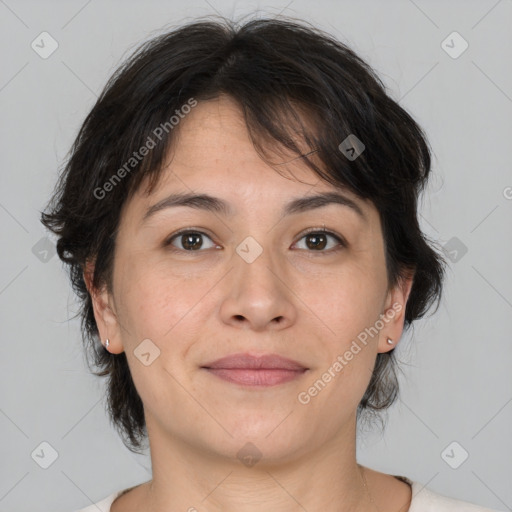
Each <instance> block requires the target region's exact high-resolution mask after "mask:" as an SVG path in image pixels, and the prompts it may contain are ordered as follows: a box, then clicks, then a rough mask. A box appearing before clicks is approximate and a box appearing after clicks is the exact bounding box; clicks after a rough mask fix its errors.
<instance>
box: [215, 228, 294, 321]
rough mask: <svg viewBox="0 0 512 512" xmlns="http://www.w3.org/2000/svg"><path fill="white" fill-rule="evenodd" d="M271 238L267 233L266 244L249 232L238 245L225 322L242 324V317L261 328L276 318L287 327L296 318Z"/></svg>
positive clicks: (227, 292) (225, 301) (223, 310)
mask: <svg viewBox="0 0 512 512" xmlns="http://www.w3.org/2000/svg"><path fill="white" fill-rule="evenodd" d="M256 236H258V235H256ZM260 236H261V237H264V234H263V235H260ZM271 238H272V237H270V236H269V237H266V238H265V240H266V242H265V244H260V242H258V241H257V240H256V237H253V236H247V237H246V238H244V239H243V240H242V241H241V242H240V243H239V244H238V246H236V247H235V251H236V252H235V254H234V255H233V260H232V262H233V269H232V271H231V272H230V276H231V277H230V280H229V284H228V286H227V287H226V288H225V296H224V298H223V301H222V306H221V315H222V319H223V321H224V322H226V323H232V324H233V323H234V322H236V324H237V325H238V324H239V322H240V321H241V320H242V321H244V322H246V323H249V324H250V326H251V327H252V328H253V329H257V330H261V329H264V328H265V327H266V326H268V325H269V324H271V325H274V324H275V323H276V322H277V325H279V326H280V327H283V326H285V325H289V324H290V322H292V321H293V319H294V317H295V313H294V307H293V304H292V302H291V300H290V299H291V297H290V296H289V294H288V293H287V287H286V286H285V285H284V283H283V282H284V278H283V277H280V274H282V272H283V265H281V263H280V262H281V259H280V258H279V255H277V254H275V251H274V250H273V249H272V247H266V246H265V245H266V244H268V243H270V242H269V241H270V240H271Z"/></svg>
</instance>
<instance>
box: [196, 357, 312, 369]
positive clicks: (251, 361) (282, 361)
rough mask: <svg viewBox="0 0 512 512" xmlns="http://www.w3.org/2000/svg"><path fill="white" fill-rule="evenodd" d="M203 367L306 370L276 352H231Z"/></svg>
mask: <svg viewBox="0 0 512 512" xmlns="http://www.w3.org/2000/svg"><path fill="white" fill-rule="evenodd" d="M203 368H211V369H226V370H233V369H239V370H241V369H250V370H295V371H301V370H307V368H306V367H305V366H303V365H301V364H300V363H298V362H297V361H293V360H292V359H288V358H286V357H281V356H278V355H277V354H268V355H262V356H252V355H250V354H232V355H229V356H226V357H222V358H221V359H217V360H216V361H213V362H211V363H208V364H205V365H204V366H203Z"/></svg>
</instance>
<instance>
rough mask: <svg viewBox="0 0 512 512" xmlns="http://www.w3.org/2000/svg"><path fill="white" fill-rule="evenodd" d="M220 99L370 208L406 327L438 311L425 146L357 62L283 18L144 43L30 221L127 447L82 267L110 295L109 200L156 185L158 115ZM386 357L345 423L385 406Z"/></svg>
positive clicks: (199, 25)
mask: <svg viewBox="0 0 512 512" xmlns="http://www.w3.org/2000/svg"><path fill="white" fill-rule="evenodd" d="M221 95H228V96H229V97H230V98H232V99H234V100H235V101H236V102H237V104H238V105H239V106H240V108H241V111H242V112H243V115H244V119H245V123H246V125H247V129H248V131H249V134H250V137H251V140H252V141H253V144H254V147H255V149H256V150H257V151H258V153H259V154H260V156H261V157H262V158H264V159H266V161H267V162H268V161H269V160H268V158H269V157H268V154H269V149H273V150H275V149H276V148H281V149H283V148H284V149H285V150H286V151H292V152H293V154H297V155H299V156H301V157H302V158H303V160H304V161H305V162H306V164H307V165H308V166H309V168H311V169H312V170H313V171H314V172H315V173H316V174H317V175H318V176H319V178H321V179H324V180H326V181H328V182H329V183H331V184H333V185H334V186H338V187H340V186H341V187H348V189H349V190H351V191H352V192H354V193H355V194H356V195H357V196H358V197H360V198H362V199H369V200H371V201H372V202H373V204H374V205H375V207H376V208H377V210H378V212H379V215H380V219H381V225H382V231H383V237H384V241H385V248H386V251H385V254H386V269H387V277H388V285H389V287H390V288H391V287H393V286H395V285H397V284H399V282H400V280H401V279H402V278H405V277H408V276H410V275H411V272H414V280H413V284H412V288H411V292H410V295H409V299H408V302H407V306H406V310H405V314H404V315H405V316H404V328H405V329H407V328H408V327H409V326H410V325H411V323H412V322H413V321H414V320H416V319H418V318H420V317H422V316H424V314H425V313H426V312H427V311H428V310H429V309H430V307H431V306H432V305H433V303H434V302H437V307H436V311H437V308H438V307H439V302H440V298H441V292H442V283H443V277H444V271H445V270H444V265H445V264H446V261H445V260H444V259H443V257H442V256H441V254H440V252H436V251H435V250H434V248H433V246H434V242H432V241H430V240H428V239H427V238H426V236H425V235H424V234H423V233H422V231H421V229H420V226H419V223H418V219H417V201H418V196H419V194H420V192H422V191H423V189H424V187H425V184H426V182H427V179H428V176H429V173H430V171H431V154H430V148H429V144H428V142H427V139H426V137H425V135H424V133H423V131H422V129H421V128H420V127H419V125H418V124H417V123H416V122H415V121H414V120H413V119H412V117H411V116H410V115H409V114H408V113H407V112H406V111H405V110H404V109H403V108H402V107H400V106H399V105H398V103H397V102H395V101H394V100H393V99H392V98H391V97H390V96H389V95H388V94H387V92H386V88H385V86H384V85H383V83H382V82H381V80H380V79H379V78H378V76H377V75H376V73H375V72H374V71H373V70H372V68H370V66H369V65H368V64H367V63H365V62H364V61H363V60H362V59H361V58H360V57H359V56H358V55H356V53H355V52H354V51H353V50H351V49H350V48H349V47H347V46H346V45H345V44H344V43H342V42H340V41H338V40H336V39H335V38H334V37H332V36H331V35H329V34H327V33H325V32H323V31H321V30H319V29H317V28H315V27H313V26H311V25H310V24H309V23H307V22H304V21H302V20H296V19H291V18H288V17H286V18H285V17H278V18H273V19H251V20H249V21H246V22H244V23H241V22H235V21H232V20H228V19H225V18H222V17H219V18H217V17H208V18H207V19H204V18H203V19H196V20H194V21H192V22H189V23H187V24H184V25H182V26H179V27H175V28H173V30H170V31H168V32H166V33H164V34H161V35H158V36H156V37H153V38H152V39H151V40H149V41H147V42H145V43H143V44H142V45H141V46H140V47H139V48H138V49H137V50H136V51H135V52H133V54H132V55H131V56H129V57H128V58H127V59H126V60H125V61H124V62H123V64H122V65H121V66H120V67H119V68H118V69H117V71H116V72H115V73H114V74H113V76H112V77H111V78H110V79H109V81H108V82H107V84H106V86H105V87H104V89H103V91H102V93H101V95H100V96H99V98H98V100H97V101H96V103H95V105H94V107H93V108H92V110H91V111H90V113H89V114H88V115H87V117H86V119H85V121H84V122H83V124H82V126H81V128H80V130H79V133H78V135H77V137H76V139H75V141H74V143H73V145H72V147H71V149H70V151H69V153H68V155H67V157H66V163H65V166H64V168H63V169H62V172H61V173H60V176H59V180H58V182H57V184H56V187H55V190H54V192H53V195H52V198H51V199H50V202H49V203H48V205H47V206H46V211H45V212H41V222H42V223H43V224H44V225H45V226H46V227H47V228H48V229H49V230H51V231H52V232H53V233H54V234H55V235H57V252H58V255H59V257H60V259H61V260H62V261H63V262H64V263H65V264H66V265H67V268H68V271H69V276H70V280H71V284H72V286H73V289H74V291H75V292H76V294H77V295H78V298H79V301H80V309H79V312H78V313H77V315H80V316H81V319H82V323H81V328H82V337H83V341H84V345H85V348H86V351H85V353H86V354H87V361H88V363H90V357H89V356H92V359H93V363H94V365H95V368H96V369H99V371H97V372H94V373H95V375H99V376H107V377H108V386H107V409H108V413H109V417H110V420H111V422H112V423H113V425H114V427H115V428H116V429H117V430H118V432H119V433H120V435H121V437H122V438H123V442H124V444H125V445H126V446H127V448H129V449H130V450H131V451H133V452H138V450H139V449H140V448H141V447H142V442H143V441H145V440H147V430H146V425H145V418H144V409H143V404H142V401H141V399H140V396H139V394H138V392H137V390H136V388H135V385H134V382H133V380H132V377H131V374H130V370H129V367H128V363H127V359H126V355H125V354H124V353H121V354H117V355H115V354H111V353H109V352H108V351H107V350H105V349H104V348H103V346H102V345H101V342H100V340H99V337H98V335H99V333H98V328H97V325H96V321H95V318H94V313H93V307H92V301H91V296H90V294H89V292H88V290H87V287H86V284H85V282H84V276H83V273H84V270H85V266H86V263H87V262H89V261H94V262H95V265H94V273H93V276H92V283H93V286H94V287H95V289H101V287H103V286H107V287H108V289H109V290H112V271H113V264H114V259H113V255H114V248H115V243H116V232H117V230H118V227H119V220H120V212H121V208H122V207H123V205H124V204H125V203H126V201H127V200H128V199H130V197H132V195H133V194H134V192H135V191H137V190H138V189H139V187H140V186H141V183H142V181H143V180H145V183H147V187H146V193H150V192H151V191H152V190H153V189H154V187H155V185H156V184H157V182H158V178H159V176H160V175H161V171H162V168H163V167H164V165H163V164H164V163H165V156H166V154H167V151H168V150H169V148H170V145H171V142H172V141H173V140H174V137H175V134H176V132H177V130H178V129H179V126H176V127H175V129H170V128H169V126H170V123H169V119H171V117H172V116H173V115H174V114H176V113H177V112H176V111H178V112H179V111H180V109H181V108H182V106H183V105H185V104H186V103H187V101H190V99H191V98H194V99H195V100H196V101H198V102H200V101H204V100H209V99H214V98H218V97H219V96H221ZM166 123H167V124H166ZM157 127H161V129H160V132H155V129H156V128H157ZM162 127H167V128H165V129H162ZM164 132H165V133H164ZM157 133H158V135H159V137H158V138H159V141H158V143H157V144H156V145H155V147H153V148H152V149H151V150H150V151H148V152H147V154H146V155H145V156H144V157H143V158H140V159H137V161H136V162H133V161H132V164H133V166H132V168H131V169H130V170H129V172H126V162H128V161H130V158H132V160H133V152H134V150H137V149H139V148H141V147H142V146H144V144H145V143H146V142H147V141H148V140H149V139H148V137H150V138H152V140H154V139H155V138H156V137H155V135H156V134H157ZM351 134H353V135H356V137H357V138H358V139H359V140H361V141H362V142H363V143H364V145H365V149H364V151H363V152H362V153H361V154H360V155H359V157H357V158H355V159H350V158H347V155H346V154H343V153H342V151H341V150H340V143H341V142H342V141H344V140H345V139H346V138H347V137H348V136H349V135H351ZM304 147H305V148H306V149H307V151H306V152H304V151H303V150H304ZM309 154H314V155H316V156H317V157H318V159H319V161H320V164H317V163H315V161H314V160H313V159H310V158H308V155H309ZM317 162H318V160H317ZM123 165H124V169H125V172H124V173H120V171H121V169H122V168H123ZM117 170H119V172H118V176H120V175H121V174H122V176H123V179H122V180H121V179H119V180H118V182H117V183H116V184H115V186H113V187H111V190H109V199H108V200H101V199H102V194H103V192H101V193H100V192H99V191H101V190H102V187H104V185H105V183H107V182H108V181H109V180H111V179H112V177H113V175H114V173H115V172H116V171H117ZM103 190H104V188H103ZM393 353H394V350H391V351H390V352H387V353H379V354H378V355H377V358H376V363H375V368H374V371H373V374H372V377H371V380H370V383H369V386H368V388H367V390H366V392H365V394H364V397H363V399H362V400H361V402H360V404H359V406H358V411H357V412H358V418H359V417H360V413H361V412H369V413H371V414H370V415H371V416H375V417H379V416H380V414H378V412H380V411H383V410H384V409H387V408H388V407H389V406H390V405H391V404H393V402H394V401H395V400H396V398H397V395H398V379H397V376H396V370H397V367H398V364H397V361H396V359H395V358H394V354H393ZM89 368H91V366H90V364H89Z"/></svg>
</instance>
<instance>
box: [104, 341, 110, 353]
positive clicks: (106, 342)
mask: <svg viewBox="0 0 512 512" xmlns="http://www.w3.org/2000/svg"><path fill="white" fill-rule="evenodd" d="M109 345H110V340H109V339H108V338H107V339H106V340H105V348H106V349H107V350H108V346H109Z"/></svg>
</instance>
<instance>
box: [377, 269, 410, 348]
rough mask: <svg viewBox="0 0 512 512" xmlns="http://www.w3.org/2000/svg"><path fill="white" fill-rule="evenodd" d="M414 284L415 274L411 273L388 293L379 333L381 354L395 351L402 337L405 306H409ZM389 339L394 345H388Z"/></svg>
mask: <svg viewBox="0 0 512 512" xmlns="http://www.w3.org/2000/svg"><path fill="white" fill-rule="evenodd" d="M413 282H414V272H410V273H409V274H408V275H407V277H405V278H401V279H400V280H399V281H398V283H397V284H396V286H395V287H394V288H392V289H391V290H390V291H389V292H388V295H387V297H386V302H385V306H384V311H383V312H382V314H381V315H380V318H381V321H382V323H383V324H384V327H383V328H382V329H381V330H380V332H379V343H378V350H377V352H379V353H383V352H389V351H390V350H393V349H394V348H395V347H396V346H397V344H398V342H399V341H400V338H401V337H402V332H403V329H404V320H405V306H406V305H407V300H408V299H409V295H410V293H411V289H412V284H413ZM388 339H391V340H392V341H393V343H392V344H390V343H388Z"/></svg>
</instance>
